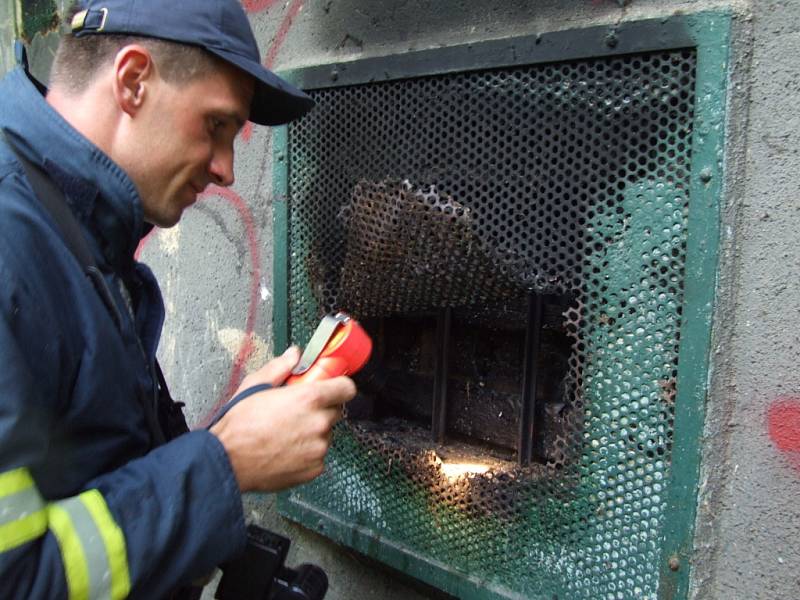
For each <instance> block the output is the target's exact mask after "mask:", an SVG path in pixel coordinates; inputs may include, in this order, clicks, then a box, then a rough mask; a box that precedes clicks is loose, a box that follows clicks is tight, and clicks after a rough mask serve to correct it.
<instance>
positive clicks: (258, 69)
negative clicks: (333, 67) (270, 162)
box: [206, 48, 314, 125]
mask: <svg viewBox="0 0 800 600" xmlns="http://www.w3.org/2000/svg"><path fill="white" fill-rule="evenodd" d="M206 50H208V51H209V52H211V53H212V54H215V55H216V56H218V57H220V58H221V59H222V60H224V61H225V62H228V63H231V64H232V65H234V66H235V67H238V68H239V69H241V70H242V71H244V72H245V73H248V74H249V75H252V76H253V78H254V79H255V83H256V87H255V93H254V94H253V102H252V104H251V105H250V120H251V121H252V122H253V123H258V124H259V125H283V124H284V123H288V122H290V121H294V120H295V119H298V118H300V117H302V116H303V115H304V114H306V113H307V112H308V111H309V110H311V109H312V108H313V107H314V100H312V99H311V97H310V96H308V94H306V93H305V92H303V91H302V90H300V89H297V88H296V87H294V86H293V85H291V84H290V83H288V82H286V81H284V80H283V79H281V78H280V77H278V76H277V75H275V73H273V72H272V71H270V70H269V69H267V68H266V67H264V66H263V65H261V64H259V63H257V62H255V61H252V60H250V59H248V58H245V57H243V56H240V55H239V54H234V53H232V52H227V51H225V50H220V49H217V48H206Z"/></svg>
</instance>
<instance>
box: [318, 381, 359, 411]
mask: <svg viewBox="0 0 800 600" xmlns="http://www.w3.org/2000/svg"><path fill="white" fill-rule="evenodd" d="M309 385H316V386H319V387H318V388H317V389H318V392H319V397H320V406H321V407H323V408H334V407H339V406H343V405H344V404H345V403H347V402H349V401H350V400H352V399H353V396H355V395H356V384H355V383H353V380H352V379H350V378H349V377H344V376H342V377H334V378H333V379H325V380H324V381H318V382H315V383H313V384H309Z"/></svg>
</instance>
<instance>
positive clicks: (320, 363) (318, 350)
mask: <svg viewBox="0 0 800 600" xmlns="http://www.w3.org/2000/svg"><path fill="white" fill-rule="evenodd" d="M371 353H372V340H371V339H370V337H369V335H367V332H366V331H364V328H363V327H361V325H359V323H358V321H356V320H355V319H353V318H352V317H350V316H349V315H346V314H345V313H342V312H340V313H336V314H331V315H325V316H324V317H323V318H322V321H320V324H319V326H318V327H317V330H316V331H315V332H314V335H312V336H311V340H310V341H309V342H308V345H307V346H306V348H305V350H304V351H303V355H302V356H301V357H300V362H298V363H297V366H295V368H294V369H292V374H291V375H290V376H289V378H288V379H287V380H286V385H293V384H295V383H309V382H311V381H322V380H323V379H330V378H331V377H338V376H339V375H352V374H353V373H356V372H357V371H358V370H359V369H361V367H363V366H364V365H365V364H366V362H367V360H369V356H370V354H371Z"/></svg>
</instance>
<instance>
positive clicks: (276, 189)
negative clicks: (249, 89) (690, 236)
mask: <svg viewBox="0 0 800 600" xmlns="http://www.w3.org/2000/svg"><path fill="white" fill-rule="evenodd" d="M272 149H273V153H272V190H273V194H272V196H273V201H272V240H273V248H272V252H273V254H272V260H273V263H272V292H273V304H272V344H273V352H274V354H275V356H277V355H279V354H282V353H283V351H284V350H285V349H286V348H287V347H288V346H289V131H288V127H286V126H283V127H275V128H274V129H273V130H272Z"/></svg>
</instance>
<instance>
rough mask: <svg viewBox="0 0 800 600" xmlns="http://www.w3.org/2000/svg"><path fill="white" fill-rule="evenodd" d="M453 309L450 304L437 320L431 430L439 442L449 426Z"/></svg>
mask: <svg viewBox="0 0 800 600" xmlns="http://www.w3.org/2000/svg"><path fill="white" fill-rule="evenodd" d="M452 320H453V311H452V309H451V308H450V307H449V306H448V307H447V308H445V309H443V310H442V311H440V312H439V317H438V318H437V320H436V357H435V361H434V374H433V411H432V412H433V414H432V424H431V432H432V433H433V440H434V441H435V442H436V443H437V444H441V443H443V442H444V435H445V430H446V428H447V423H446V420H447V381H448V379H449V373H450V356H449V355H450V329H451V325H452Z"/></svg>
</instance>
